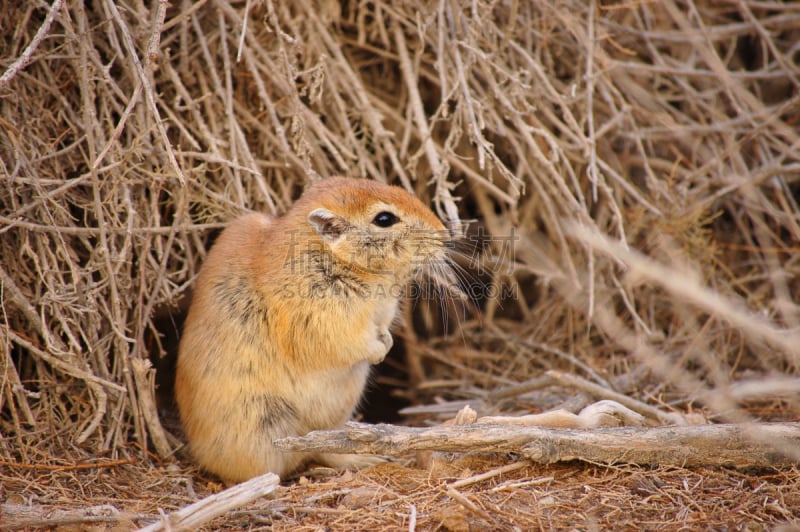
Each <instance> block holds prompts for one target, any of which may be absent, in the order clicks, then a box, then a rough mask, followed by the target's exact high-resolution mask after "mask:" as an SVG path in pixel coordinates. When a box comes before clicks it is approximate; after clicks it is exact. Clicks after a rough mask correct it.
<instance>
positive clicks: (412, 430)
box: [275, 423, 800, 468]
mask: <svg viewBox="0 0 800 532" xmlns="http://www.w3.org/2000/svg"><path fill="white" fill-rule="evenodd" d="M275 446H276V447H278V448H279V449H283V450H285V451H303V452H333V453H372V454H384V455H395V454H403V453H407V452H409V451H444V452H516V453H520V454H522V455H524V456H525V457H527V458H529V459H531V460H533V461H535V462H539V463H545V464H549V463H554V462H559V461H567V460H585V461H588V462H597V463H605V464H615V463H629V464H640V465H645V464H646V465H652V464H659V465H675V466H730V467H740V468H745V467H792V466H796V465H798V464H800V423H754V424H736V425H734V424H720V425H686V426H668V427H649V428H640V427H622V428H607V429H594V430H576V429H552V428H543V427H520V426H512V425H502V424H481V423H475V424H472V425H465V426H444V425H440V426H436V427H424V428H422V427H401V426H395V425H384V424H381V425H370V424H366V423H348V424H347V426H346V427H345V428H344V429H343V430H331V431H314V432H311V433H309V434H307V435H305V436H301V437H296V438H283V439H279V440H276V441H275Z"/></svg>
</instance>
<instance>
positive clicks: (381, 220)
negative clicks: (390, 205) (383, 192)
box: [372, 211, 400, 227]
mask: <svg viewBox="0 0 800 532" xmlns="http://www.w3.org/2000/svg"><path fill="white" fill-rule="evenodd" d="M399 221H400V218H398V217H397V216H395V215H394V214H392V213H390V212H389V211H381V212H379V213H378V214H376V215H375V218H373V219H372V223H374V224H375V225H377V226H378V227H391V226H393V225H394V224H396V223H397V222H399Z"/></svg>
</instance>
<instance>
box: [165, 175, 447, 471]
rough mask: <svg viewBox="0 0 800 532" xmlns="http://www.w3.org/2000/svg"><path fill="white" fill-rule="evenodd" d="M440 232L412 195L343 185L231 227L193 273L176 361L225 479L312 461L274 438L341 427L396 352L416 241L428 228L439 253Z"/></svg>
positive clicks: (199, 431)
mask: <svg viewBox="0 0 800 532" xmlns="http://www.w3.org/2000/svg"><path fill="white" fill-rule="evenodd" d="M388 211H391V213H392V216H396V217H398V219H399V220H400V221H398V222H396V223H394V224H392V227H394V228H395V229H397V231H395V232H394V233H393V232H392V231H389V228H387V227H382V225H383V224H384V222H385V221H386V217H387V216H388V215H387V214H386V213H387V212H388ZM376 212H377V214H376ZM375 220H379V221H380V224H377V222H375ZM390 221H391V220H390ZM443 229H444V226H443V225H442V224H441V222H440V221H439V220H438V218H436V217H435V216H434V215H433V213H431V212H430V211H429V210H428V209H427V207H425V206H424V205H423V204H422V203H421V202H419V200H417V199H416V198H414V197H413V196H410V195H408V194H407V193H405V192H404V191H402V190H400V189H397V188H396V187H388V186H386V185H381V184H378V183H373V182H369V181H364V180H352V179H346V178H342V179H329V180H326V181H324V182H322V183H321V184H319V185H315V186H314V187H312V188H311V189H310V190H309V191H307V193H306V194H304V196H303V197H302V198H301V199H300V200H298V202H296V203H295V205H294V206H293V207H292V209H290V210H289V211H288V212H287V214H286V215H284V216H282V217H280V218H269V217H266V216H264V215H260V214H249V215H246V216H243V217H241V218H239V219H237V220H236V221H234V222H232V223H231V224H230V226H229V227H228V228H226V229H225V230H224V231H223V232H222V233H221V234H220V236H219V238H218V239H217V242H215V244H214V246H213V248H212V249H211V251H210V252H209V254H208V257H207V259H206V262H205V264H204V265H203V267H202V269H201V272H200V274H199V276H198V279H197V283H196V289H195V293H194V297H193V300H192V304H191V307H190V310H189V314H188V316H187V320H186V324H185V326H184V333H183V336H182V338H181V345H180V352H179V357H178V367H177V375H176V398H177V401H178V406H179V409H180V413H181V418H182V420H183V423H184V428H185V431H186V435H187V438H188V440H189V446H190V448H191V450H192V453H193V455H194V456H195V458H196V459H197V460H198V461H199V462H200V464H201V465H202V466H203V467H204V468H205V469H207V470H209V471H211V472H213V473H216V474H218V475H219V476H221V477H222V478H223V479H226V480H231V481H238V480H244V479H247V478H250V477H252V476H255V475H257V474H260V473H263V472H266V471H272V472H275V473H278V474H279V475H283V474H285V473H287V472H289V471H290V470H292V469H294V468H296V467H297V466H298V465H299V464H300V463H301V461H302V460H303V459H305V458H307V457H303V456H300V455H297V454H289V453H279V452H278V451H276V450H275V449H274V448H273V447H272V445H271V441H272V440H273V439H275V438H278V437H283V436H288V435H301V434H305V433H307V432H308V431H310V430H314V429H325V428H335V427H338V426H341V425H342V424H343V423H344V422H345V421H347V419H349V418H350V416H351V415H352V412H353V410H354V409H355V407H356V405H357V403H358V401H359V398H360V396H361V393H362V391H363V388H364V385H365V383H366V379H367V375H368V372H369V365H370V363H377V362H379V361H380V360H382V358H383V356H385V354H386V351H388V348H389V347H390V346H391V336H390V335H389V333H388V327H389V322H390V321H391V320H392V318H393V317H394V314H395V312H396V307H397V299H398V293H397V291H396V290H394V291H391V290H386V288H389V289H392V288H397V286H396V284H397V283H398V282H403V281H404V280H407V277H408V276H409V275H410V274H411V271H412V270H413V268H412V267H411V265H410V263H411V262H412V261H413V260H415V259H414V257H415V252H416V251H419V250H418V249H414V248H415V247H418V246H419V245H420V244H413V243H411V242H409V239H412V238H414V233H415V232H417V233H418V232H419V231H427V232H428V233H430V234H431V235H433V236H428V237H426V238H427V240H425V242H424V246H428V247H430V248H431V249H430V250H429V251H430V253H431V254H432V255H434V254H435V255H436V256H440V255H443V253H444V247H443V241H442V239H443V238H444V237H443V236H442V234H440V233H441V232H442V231H443ZM401 230H402V231H404V232H401ZM434 233H436V235H434ZM417 236H419V235H417ZM378 248H379V249H378ZM425 249H428V248H425ZM376 250H377V251H376ZM365 253H366V254H367V255H365ZM370 254H375V257H372V256H370ZM354 255H359V257H356V258H353V256H354ZM365 257H366V258H365ZM373 258H374V259H375V260H373ZM374 264H376V265H378V266H379V267H378V268H377V269H374V270H373V269H371V268H370V267H371V266H372V265H374Z"/></svg>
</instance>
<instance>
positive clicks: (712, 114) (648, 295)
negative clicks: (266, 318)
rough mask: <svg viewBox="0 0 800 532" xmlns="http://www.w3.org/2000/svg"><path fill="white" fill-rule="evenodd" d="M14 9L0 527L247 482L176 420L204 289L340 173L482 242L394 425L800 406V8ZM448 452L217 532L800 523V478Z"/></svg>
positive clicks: (735, 419) (4, 205)
mask: <svg viewBox="0 0 800 532" xmlns="http://www.w3.org/2000/svg"><path fill="white" fill-rule="evenodd" d="M6 4H7V5H4V6H3V7H4V8H3V9H2V10H0V28H4V29H5V31H0V50H2V54H0V55H1V56H0V296H1V297H0V360H2V367H1V368H0V374H1V375H2V379H0V477H2V484H0V498H2V501H0V502H2V503H3V506H2V514H0V527H5V528H9V527H13V526H17V525H18V526H22V525H20V523H22V524H25V526H27V527H29V528H34V527H40V526H44V527H51V528H57V527H61V528H62V529H68V528H70V527H92V528H109V529H110V528H113V529H130V528H133V527H138V526H145V525H147V524H149V523H154V522H156V521H158V520H159V519H163V518H164V516H165V515H169V514H171V513H173V512H175V511H178V510H180V509H181V508H184V507H186V506H188V505H190V504H192V503H193V502H196V501H198V500H199V499H202V498H203V497H206V496H209V495H212V494H214V493H217V492H219V491H221V490H222V488H223V487H222V486H221V485H219V484H215V483H214V481H213V480H211V479H205V478H204V477H203V476H202V474H201V473H199V472H197V471H195V470H192V469H190V467H191V466H190V462H189V461H188V460H186V457H185V456H184V455H183V451H182V448H181V445H182V440H181V434H180V429H179V426H177V425H176V424H175V423H173V422H171V421H170V420H171V419H173V418H174V408H173V407H172V402H171V397H170V384H171V376H170V375H171V373H170V372H171V368H173V367H174V356H175V350H176V348H175V346H176V338H177V335H178V333H179V331H180V327H181V320H182V316H183V313H184V312H185V308H186V302H187V301H188V298H189V297H190V294H191V286H192V282H193V279H194V277H195V275H196V273H197V270H198V267H199V265H200V264H202V261H203V258H204V256H205V252H206V250H207V249H208V246H209V245H210V243H211V242H212V241H213V239H214V238H215V236H216V234H217V233H218V231H219V229H221V228H222V227H224V225H225V223H226V222H227V221H228V220H230V219H231V218H232V217H234V216H236V215H237V214H239V213H242V212H245V211H247V210H251V209H254V210H260V211H264V212H268V213H280V212H282V211H284V210H285V209H286V207H287V206H288V205H290V204H291V202H292V201H293V200H294V199H295V198H297V196H298V195H299V193H300V192H301V190H302V189H303V187H304V186H305V185H307V184H308V183H309V182H313V181H316V180H318V179H321V178H323V177H326V176H331V175H350V176H361V177H366V178H370V179H376V180H380V181H386V182H392V183H396V184H399V185H400V186H403V187H405V188H406V189H408V190H409V191H412V192H414V193H415V194H417V195H418V196H419V197H420V198H421V199H422V200H423V201H425V202H427V203H429V204H430V205H431V206H432V207H434V209H435V210H436V211H437V213H438V214H439V215H440V216H441V217H442V218H443V219H446V220H448V221H449V223H450V226H451V227H452V228H453V230H454V231H459V232H461V233H462V234H463V238H462V240H461V243H460V244H458V245H457V249H456V250H455V252H457V253H458V254H459V255H458V257H457V260H458V261H459V264H460V266H461V267H462V268H463V272H462V273H463V277H462V279H461V285H460V286H459V287H458V291H460V292H463V293H465V294H466V295H467V297H466V298H457V297H453V298H445V300H444V301H442V300H441V299H439V298H437V297H433V296H431V294H429V293H428V292H426V291H425V290H414V289H411V288H410V289H409V293H410V294H414V295H416V297H415V298H412V299H411V301H410V302H409V304H408V305H406V307H405V310H404V313H405V316H404V317H405V319H404V323H403V325H401V326H399V327H398V328H397V330H396V331H395V333H396V338H397V340H396V341H395V345H396V348H395V350H394V351H393V353H391V355H390V357H389V359H388V360H387V362H386V363H385V364H384V365H383V366H382V368H381V370H380V374H379V375H378V376H377V377H376V384H375V386H374V389H375V390H376V391H375V392H373V394H372V395H371V396H370V397H368V401H367V404H368V405H370V404H371V405H373V408H378V405H380V404H381V402H382V400H383V399H384V398H388V397H390V396H391V398H392V399H393V400H396V401H397V404H394V403H392V404H391V405H390V406H384V407H382V408H385V409H388V410H391V411H392V413H394V412H396V411H397V410H398V409H399V408H401V407H403V406H406V407H410V410H406V412H407V413H408V414H409V415H407V416H406V418H405V419H406V421H407V422H408V423H411V424H416V425H432V424H437V423H441V422H443V421H444V420H446V419H450V418H452V416H453V415H454V414H455V412H457V411H458V410H460V409H461V408H462V407H463V406H464V405H471V406H472V407H473V408H475V409H476V410H477V411H478V413H479V414H480V415H492V416H496V415H509V414H527V413H534V412H540V411H542V410H548V409H551V408H565V409H567V410H570V411H574V412H577V411H579V410H580V409H581V408H583V407H584V406H585V405H586V404H588V403H589V402H591V401H593V400H597V399H614V400H616V401H619V400H622V401H623V402H625V404H626V405H629V404H633V405H636V406H638V407H639V408H640V410H637V411H640V413H643V414H646V415H647V416H650V414H653V415H654V416H655V418H657V420H658V422H659V423H662V424H663V423H666V422H669V420H674V419H679V418H686V417H689V418H691V417H693V416H698V417H700V418H703V419H707V420H708V421H710V422H712V423H718V422H725V423H742V422H752V421H757V422H770V421H781V422H789V423H796V422H797V421H798V420H799V419H800V375H799V373H800V347H798V346H800V311H799V308H798V301H800V245H799V244H798V242H800V208H799V207H798V198H800V150H799V149H798V146H800V128H798V121H800V112H799V111H798V110H799V109H800V66H798V65H800V49H798V46H797V43H798V42H800V5H796V4H795V3H792V2H777V1H775V2H773V1H769V0H767V1H758V2H756V1H750V0H744V1H741V2H729V1H719V2H709V1H704V0H685V1H681V2H675V1H668V2H658V3H653V2H637V1H635V2H626V3H625V2H623V3H614V2H588V3H587V2H578V1H567V2H512V1H495V2H487V1H472V2H466V1H464V2H460V1H457V0H453V1H449V0H443V1H440V2H433V3H430V2H420V1H415V0H410V1H403V2H391V3H389V2H386V3H385V2H380V1H376V2H335V1H331V0H323V1H319V2H311V1H310V0H299V1H297V2H276V1H274V0H230V1H225V0H200V1H198V2H188V1H175V2H149V3H147V2H130V1H127V0H124V1H118V2H115V1H112V0H99V1H95V2H63V1H62V0H53V1H52V2H41V1H39V2H10V3H6ZM417 288H419V287H417ZM455 292H456V290H453V291H451V295H452V294H453V293H455ZM554 371H555V372H556V373H553V372H554ZM548 372H550V373H548ZM554 375H556V376H557V375H562V378H555V377H554ZM587 383H588V384H587ZM626 398H627V399H626ZM388 410H386V411H383V412H378V413H377V414H376V413H375V412H374V411H373V412H368V411H367V412H365V413H364V415H365V416H366V417H368V418H371V419H376V418H378V419H380V418H381V417H382V416H383V419H387V417H388V416H389V415H390V414H389V413H388ZM660 416H663V417H660ZM651 419H653V418H652V416H651ZM765 445H769V442H767V443H766V444H765ZM443 456H445V457H446V455H443ZM450 458H451V459H449V460H445V459H444V458H442V461H438V462H437V460H435V459H434V460H433V461H432V462H430V463H428V464H427V467H424V468H421V467H420V466H421V465H422V464H416V463H415V461H414V460H413V457H408V458H407V459H408V460H409V465H408V467H406V466H404V465H399V464H384V465H381V466H379V467H376V468H374V469H370V470H367V471H364V472H360V473H355V474H353V473H350V474H344V475H333V476H327V477H323V478H321V479H313V480H308V479H306V480H303V479H295V480H293V481H292V482H289V483H286V484H285V485H284V486H283V487H282V488H280V489H279V490H278V492H277V493H275V494H273V495H272V498H268V499H259V500H257V501H256V502H254V503H250V504H247V505H245V506H242V507H241V508H240V509H239V510H235V511H232V512H230V511H229V512H228V513H227V514H226V515H225V516H224V517H219V518H216V519H215V520H213V521H210V522H208V523H207V524H206V526H208V527H209V528H214V529H216V528H226V527H227V528H240V527H243V526H250V527H253V528H259V527H263V528H270V529H292V530H304V529H308V530H312V529H313V530H317V529H320V528H328V529H332V530H337V529H341V530H344V529H353V528H359V529H372V528H378V527H384V528H391V529H400V528H402V529H409V528H410V529H413V528H415V527H416V528H418V529H426V530H427V529H437V528H438V529H440V530H472V529H477V528H482V529H492V530H493V529H497V530H509V529H513V528H514V527H516V528H518V529H520V530H525V529H538V528H561V527H571V528H591V527H598V528H606V527H612V526H613V527H614V528H619V527H622V528H626V527H629V528H645V529H656V528H677V527H688V528H745V527H746V528H751V529H771V528H774V527H776V526H779V525H781V524H787V526H789V525H791V524H794V525H795V526H797V525H798V522H797V516H798V515H799V514H800V499H798V494H797V486H798V485H800V482H798V477H797V471H796V468H792V467H790V466H784V467H781V468H780V469H768V470H757V471H752V470H729V469H706V468H702V467H696V468H693V469H684V468H681V467H666V466H660V467H653V468H644V467H636V466H632V465H616V466H604V467H600V466H596V465H589V464H586V463H573V462H568V463H565V464H557V465H549V466H543V465H531V464H528V463H527V462H524V461H520V460H514V459H512V460H510V461H507V460H509V459H508V456H507V455H505V454H497V455H490V456H485V455H481V456H470V455H454V456H453V457H450ZM512 465H514V468H512V469H510V470H503V471H502V472H501V473H498V474H496V475H490V476H489V477H487V478H486V479H484V480H478V481H475V482H474V483H468V484H465V485H460V486H454V485H453V484H454V483H455V482H458V481H459V480H464V479H467V478H470V477H472V476H474V475H479V474H484V473H488V472H492V471H499V470H500V469H502V468H503V467H507V466H508V467H511V466H512ZM543 479H547V480H543ZM31 512H32V513H31ZM59 512H60V513H59ZM15 524H16V525H15Z"/></svg>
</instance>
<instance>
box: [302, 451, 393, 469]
mask: <svg viewBox="0 0 800 532" xmlns="http://www.w3.org/2000/svg"><path fill="white" fill-rule="evenodd" d="M315 458H316V459H315V461H316V462H319V463H321V464H323V465H326V466H328V467H331V468H333V469H335V470H337V471H346V470H350V471H355V470H358V469H364V468H367V467H372V466H374V465H378V464H380V463H381V462H385V461H386V458H384V457H382V456H377V455H374V454H334V453H326V454H321V455H319V456H317V457H315Z"/></svg>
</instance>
